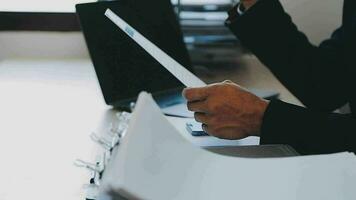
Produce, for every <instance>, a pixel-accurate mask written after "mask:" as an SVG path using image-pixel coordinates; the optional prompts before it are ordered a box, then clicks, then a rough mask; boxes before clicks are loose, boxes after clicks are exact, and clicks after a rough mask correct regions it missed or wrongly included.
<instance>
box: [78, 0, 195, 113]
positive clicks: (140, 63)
mask: <svg viewBox="0 0 356 200" xmlns="http://www.w3.org/2000/svg"><path fill="white" fill-rule="evenodd" d="M108 8H109V9H111V10H112V11H114V12H115V13H118V14H120V17H122V18H123V19H124V20H125V21H127V22H128V23H129V24H130V25H132V26H133V27H135V29H137V30H138V31H139V32H140V33H142V34H143V35H144V36H145V37H147V38H148V39H149V40H150V41H152V42H153V43H155V44H156V45H157V46H158V47H159V48H161V49H162V50H163V51H164V52H166V53H167V54H168V55H169V56H171V57H172V58H174V59H175V60H176V61H178V62H179V63H180V64H182V65H183V66H185V67H187V69H188V70H190V71H191V72H193V73H194V71H193V68H192V65H191V61H190V57H189V54H188V51H187V49H186V46H185V44H184V42H183V35H182V32H181V30H180V25H179V23H178V20H177V16H176V14H175V13H174V8H173V6H172V4H171V2H170V0H155V2H154V3H152V2H151V1H147V0H118V1H101V2H95V3H84V4H77V5H76V11H77V14H78V16H79V20H80V24H81V27H82V30H83V33H84V37H85V40H86V44H87V47H88V50H89V54H90V57H91V60H92V62H93V65H94V68H95V72H96V74H97V77H98V80H99V84H100V87H101V90H102V93H103V96H104V99H105V102H106V104H108V105H112V106H114V107H115V108H120V109H124V110H126V109H128V108H129V107H130V103H131V102H135V101H136V97H137V95H138V94H139V93H140V92H141V91H147V92H150V93H152V95H153V97H154V98H155V100H156V101H157V103H158V104H159V106H160V107H161V108H162V109H163V111H164V108H168V111H167V113H166V114H170V115H175V112H176V111H178V113H177V115H180V116H181V115H189V116H192V114H191V113H188V111H187V109H186V105H184V104H185V100H184V98H183V97H182V95H181V92H182V89H183V88H184V85H183V84H182V83H181V82H180V81H179V80H178V79H176V78H175V77H174V76H173V75H171V74H170V73H169V72H168V71H167V70H166V69H165V68H163V67H162V66H161V65H160V64H159V63H158V62H157V61H156V60H155V59H154V58H153V57H151V56H150V55H149V54H147V53H146V52H145V51H144V50H143V49H142V48H141V47H140V46H139V45H137V44H136V43H135V42H134V41H133V40H132V39H131V38H129V37H128V36H127V35H126V34H125V33H124V32H122V31H121V30H120V29H118V28H117V27H116V26H115V24H113V23H112V22H111V21H110V20H109V19H108V18H107V17H105V16H104V13H105V11H106V9H108ZM177 105H179V106H178V107H177ZM172 106H173V107H172ZM172 108H173V109H172Z"/></svg>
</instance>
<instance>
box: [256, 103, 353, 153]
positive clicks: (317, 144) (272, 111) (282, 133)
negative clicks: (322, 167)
mask: <svg viewBox="0 0 356 200" xmlns="http://www.w3.org/2000/svg"><path fill="white" fill-rule="evenodd" d="M355 133H356V119H355V118H353V117H352V116H351V115H342V114H330V113H323V112H314V111H312V110H310V109H306V108H302V107H299V106H295V105H291V104H288V103H285V102H282V101H279V100H275V101H271V102H270V105H269V106H268V108H267V110H266V112H265V115H264V121H263V125H262V130H261V144H289V145H291V146H292V147H294V148H295V149H296V150H297V151H298V152H299V153H301V154H322V153H335V152H343V151H349V152H356V135H355Z"/></svg>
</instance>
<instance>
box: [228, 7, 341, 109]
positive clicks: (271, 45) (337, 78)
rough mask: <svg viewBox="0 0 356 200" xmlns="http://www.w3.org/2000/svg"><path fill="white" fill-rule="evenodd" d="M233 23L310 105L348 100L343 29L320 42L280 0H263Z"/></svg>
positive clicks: (335, 105) (332, 106)
mask: <svg viewBox="0 0 356 200" xmlns="http://www.w3.org/2000/svg"><path fill="white" fill-rule="evenodd" d="M230 16H231V13H230ZM227 26H228V27H229V28H230V29H231V30H232V31H233V32H234V33H235V34H236V36H237V37H238V38H239V39H240V41H241V43H242V44H243V45H244V46H245V47H247V48H249V49H250V50H251V51H252V52H253V53H254V54H255V55H256V56H257V57H258V58H259V59H260V60H261V61H262V62H263V63H264V64H265V65H266V66H267V67H269V68H270V69H271V71H272V72H273V73H274V74H275V75H276V76H277V77H278V78H279V80H281V82H282V83H283V84H284V85H285V86H286V87H287V88H288V89H290V90H291V91H292V93H294V94H295V95H296V96H297V97H298V98H299V99H300V100H301V101H302V102H303V103H304V104H305V105H306V106H307V107H308V108H311V109H315V110H318V111H332V110H334V109H336V108H338V107H340V106H342V105H343V104H345V103H347V95H346V91H347V87H345V85H347V84H346V83H345V81H347V80H346V79H344V77H345V75H346V73H347V72H346V69H345V68H346V64H345V63H343V60H345V59H344V58H343V56H344V54H343V41H342V29H339V30H338V31H336V32H335V33H334V35H333V38H332V39H330V40H328V41H325V42H323V43H322V44H321V45H320V46H319V47H316V46H314V45H312V44H311V43H310V42H309V41H308V39H307V37H306V36H305V35H304V34H303V33H301V32H300V31H298V29H297V27H296V26H295V25H294V24H293V22H292V21H291V18H290V17H289V15H287V14H286V13H285V12H284V10H283V8H282V6H281V4H280V3H279V1H278V0H259V1H258V2H257V3H256V4H255V5H253V6H251V7H249V9H248V10H247V11H245V13H244V14H243V15H242V16H239V15H238V14H237V16H235V17H230V18H229V20H228V21H227Z"/></svg>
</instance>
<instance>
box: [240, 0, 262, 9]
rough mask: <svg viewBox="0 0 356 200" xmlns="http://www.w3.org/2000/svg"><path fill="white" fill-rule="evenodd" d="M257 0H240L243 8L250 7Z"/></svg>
mask: <svg viewBox="0 0 356 200" xmlns="http://www.w3.org/2000/svg"><path fill="white" fill-rule="evenodd" d="M257 1H258V0H241V1H240V2H241V3H242V5H243V6H244V7H245V10H247V9H249V8H251V7H252V6H253V5H255V3H256V2H257Z"/></svg>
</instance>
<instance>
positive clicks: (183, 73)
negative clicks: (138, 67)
mask: <svg viewBox="0 0 356 200" xmlns="http://www.w3.org/2000/svg"><path fill="white" fill-rule="evenodd" d="M105 16H107V17H108V18H109V19H110V20H111V21H112V22H113V23H115V24H116V25H117V26H118V27H119V28H120V29H121V30H122V31H124V32H125V33H126V34H127V35H128V36H129V37H131V38H132V39H133V40H134V41H135V42H136V43H137V44H138V45H140V46H141V47H142V48H143V49H144V50H145V51H146V52H147V53H148V54H150V55H151V56H152V57H153V58H154V59H156V60H157V61H158V62H159V63H160V64H161V65H162V66H163V67H164V68H166V69H167V70H168V71H169V72H170V73H171V74H173V75H174V76H175V77H176V78H177V79H178V80H179V81H181V82H182V83H183V84H184V85H185V86H187V87H203V86H206V84H205V83H204V82H203V81H202V80H200V79H199V78H198V77H196V76H195V75H194V74H193V73H192V72H190V71H189V70H187V69H186V68H185V67H183V66H182V65H181V64H179V63H178V62H177V61H175V60H174V59H173V58H172V57H170V56H169V55H167V54H166V53H165V52H163V51H162V50H161V49H160V48H158V47H157V46H156V45H155V44H153V43H152V42H151V41H149V40H148V39H147V38H145V37H144V36H143V35H142V34H141V33H139V32H138V31H137V30H135V29H134V28H133V27H132V26H130V25H129V24H128V23H126V22H125V21H124V20H123V19H121V18H120V17H119V16H117V15H116V14H115V13H114V12H112V11H111V10H110V9H107V10H106V12H105Z"/></svg>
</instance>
